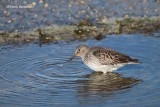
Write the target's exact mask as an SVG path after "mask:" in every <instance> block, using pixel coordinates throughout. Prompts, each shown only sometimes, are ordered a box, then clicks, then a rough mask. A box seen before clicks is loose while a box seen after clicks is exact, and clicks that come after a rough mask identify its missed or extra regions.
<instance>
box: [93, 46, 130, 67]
mask: <svg viewBox="0 0 160 107" xmlns="http://www.w3.org/2000/svg"><path fill="white" fill-rule="evenodd" d="M92 53H93V55H94V56H95V57H96V58H98V59H99V62H100V63H101V64H103V65H114V64H119V63H128V62H131V61H132V59H131V58H130V57H129V56H127V55H124V54H121V53H119V52H116V51H114V50H112V49H110V48H102V47H94V49H92Z"/></svg>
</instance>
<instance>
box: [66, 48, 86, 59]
mask: <svg viewBox="0 0 160 107" xmlns="http://www.w3.org/2000/svg"><path fill="white" fill-rule="evenodd" d="M88 50H89V47H88V46H87V45H79V46H78V47H77V48H76V51H75V53H74V54H73V56H72V57H71V58H70V60H69V61H71V60H72V59H73V58H74V57H75V56H80V57H81V58H83V57H84V55H85V54H86V52H88Z"/></svg>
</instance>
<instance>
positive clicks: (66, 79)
mask: <svg viewBox="0 0 160 107" xmlns="http://www.w3.org/2000/svg"><path fill="white" fill-rule="evenodd" d="M79 44H87V45H89V46H104V47H110V48H113V49H114V50H117V51H119V52H121V53H124V54H127V55H129V56H132V57H133V58H138V59H139V60H140V61H141V62H142V64H139V65H126V66H124V67H122V68H120V69H118V70H117V71H115V73H109V74H102V73H95V72H93V71H92V70H90V69H89V68H88V67H86V66H85V65H84V64H83V63H82V62H81V60H80V58H75V59H74V60H73V61H72V62H70V63H65V62H66V61H67V60H68V59H69V58H70V56H71V55H72V54H73V52H74V49H75V47H76V46H77V45H79ZM159 46H160V38H158V36H157V37H150V36H143V35H137V34H136V35H121V36H114V35H113V36H109V37H107V38H105V39H103V40H101V41H96V40H88V41H86V42H78V41H75V42H71V43H64V42H62V43H59V44H49V45H42V47H39V46H38V45H37V44H29V45H25V46H24V45H23V46H1V47H0V83H1V84H0V106H2V107H10V106H20V107H22V106H23V107H25V106H26V107H28V106H34V107H44V106H45V107H53V106H68V107H79V106H87V107H99V106H101V107H106V106H109V107H110V106H112V107H117V106H122V107H125V106H127V107H135V106H141V107H142V106H154V107H156V106H159V105H160V91H159V90H160V84H159V83H160V78H159V77H160V73H159V72H160V66H159V65H160V47H159Z"/></svg>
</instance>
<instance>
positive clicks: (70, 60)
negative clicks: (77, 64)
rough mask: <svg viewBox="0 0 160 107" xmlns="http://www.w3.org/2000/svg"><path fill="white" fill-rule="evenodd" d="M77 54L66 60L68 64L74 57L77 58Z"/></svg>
mask: <svg viewBox="0 0 160 107" xmlns="http://www.w3.org/2000/svg"><path fill="white" fill-rule="evenodd" d="M77 54H78V53H77V52H75V53H74V55H73V56H72V57H71V58H70V59H69V60H68V62H70V61H71V60H72V59H73V58H74V57H75V56H77Z"/></svg>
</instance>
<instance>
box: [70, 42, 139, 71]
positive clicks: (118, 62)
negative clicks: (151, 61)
mask: <svg viewBox="0 0 160 107" xmlns="http://www.w3.org/2000/svg"><path fill="white" fill-rule="evenodd" d="M75 56H80V57H81V58H82V61H83V62H84V64H86V65H87V66H88V67H89V68H91V69H92V70H94V71H102V72H104V73H106V72H109V71H113V70H117V69H118V68H120V67H122V66H124V65H126V64H139V63H140V62H139V61H138V59H132V58H130V57H129V56H127V55H124V54H121V53H119V52H116V51H114V50H112V49H110V48H103V47H91V48H90V47H88V46H87V45H80V46H78V47H77V48H76V52H75V54H74V55H73V56H72V57H71V58H70V60H69V61H71V60H72V59H73V58H74V57H75Z"/></svg>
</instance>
